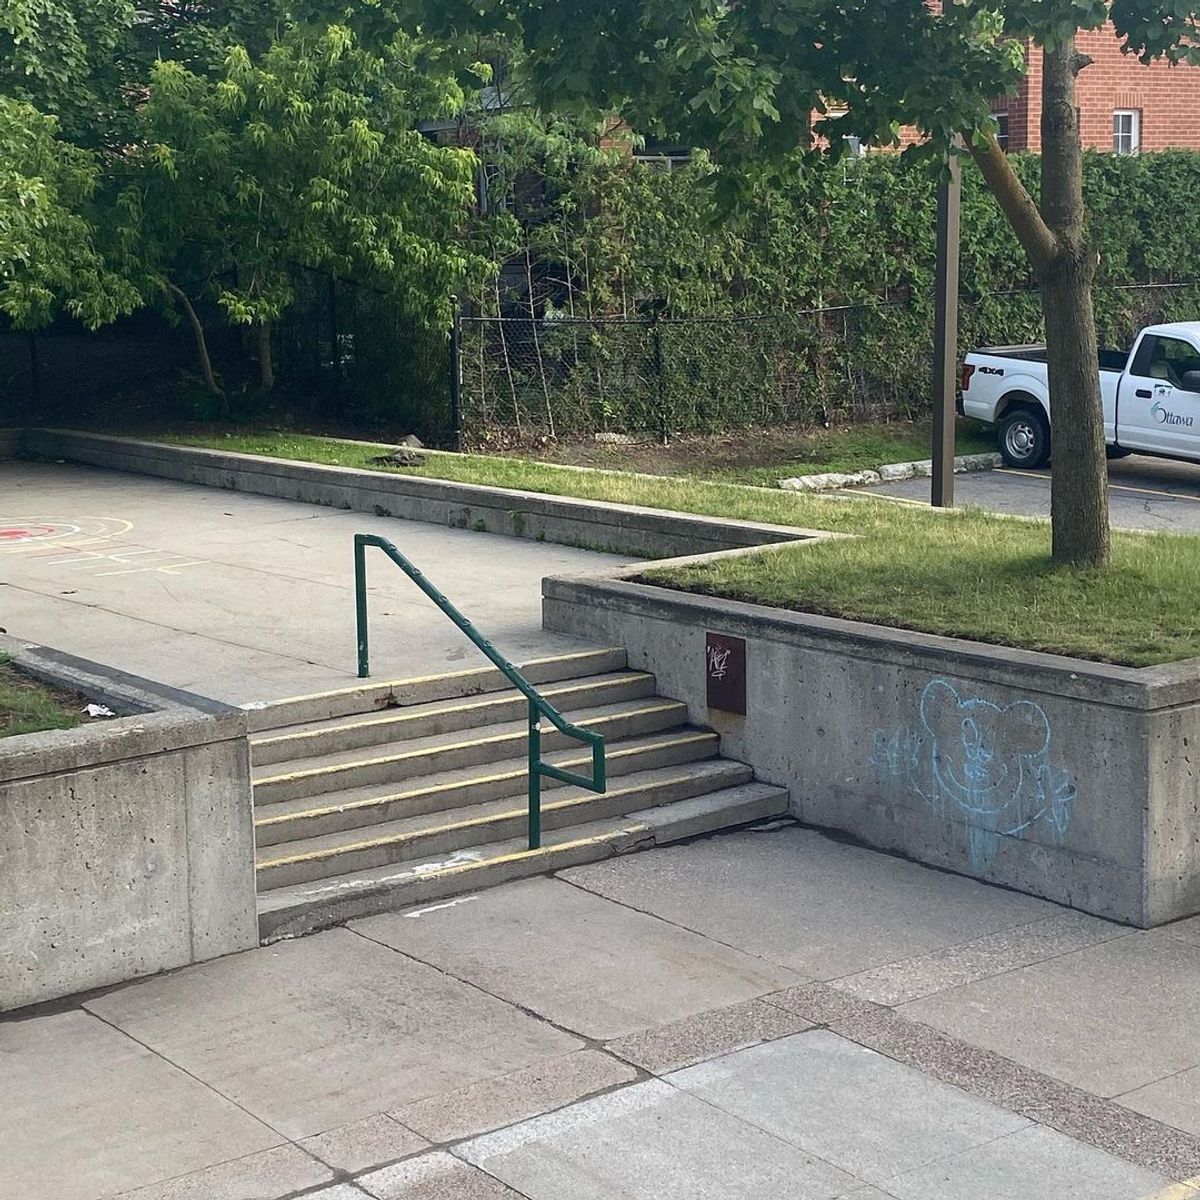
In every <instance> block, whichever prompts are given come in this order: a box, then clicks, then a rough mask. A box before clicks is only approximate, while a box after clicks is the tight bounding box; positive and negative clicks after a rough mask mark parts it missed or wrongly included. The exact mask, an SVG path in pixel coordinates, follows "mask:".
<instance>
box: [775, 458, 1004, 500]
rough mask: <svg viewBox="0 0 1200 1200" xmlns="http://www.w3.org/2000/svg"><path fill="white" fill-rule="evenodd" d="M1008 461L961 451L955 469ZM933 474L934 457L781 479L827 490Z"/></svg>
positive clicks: (786, 484) (790, 486)
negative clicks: (874, 467)
mask: <svg viewBox="0 0 1200 1200" xmlns="http://www.w3.org/2000/svg"><path fill="white" fill-rule="evenodd" d="M1003 465H1004V459H1003V458H1002V457H1001V456H1000V455H999V454H960V455H958V457H957V458H955V460H954V473H955V474H956V475H961V474H963V473H965V472H967V471H991V470H993V469H995V468H997V467H1002V466H1003ZM932 474H933V460H932V459H929V458H925V459H920V460H919V461H917V462H900V463H884V464H883V466H881V467H879V468H877V469H875V470H869V469H868V470H864V471H848V472H843V471H826V472H823V473H821V474H817V475H797V476H795V477H794V478H792V479H781V480H780V481H779V486H780V487H781V488H783V489H784V490H785V491H790V492H826V491H834V490H836V489H838V488H848V487H868V486H870V485H871V484H873V483H895V482H897V481H898V480H903V479H925V478H928V477H929V476H930V475H932Z"/></svg>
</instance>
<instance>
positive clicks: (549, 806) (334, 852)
mask: <svg viewBox="0 0 1200 1200" xmlns="http://www.w3.org/2000/svg"><path fill="white" fill-rule="evenodd" d="M691 778H692V777H691V776H690V775H679V776H675V777H673V778H668V779H655V780H651V781H650V782H648V783H638V784H634V785H633V786H632V787H626V788H618V789H617V790H616V791H610V792H605V793H604V794H603V795H602V796H573V797H571V798H570V799H568V800H555V801H553V802H550V803H546V804H543V805H542V812H543V813H557V812H570V810H571V809H573V808H582V809H587V808H595V807H596V806H597V805H599V804H601V803H602V802H603V801H605V800H616V799H620V798H621V797H631V796H636V795H638V794H639V793H644V792H651V791H657V790H659V789H660V788H670V787H673V786H675V785H676V784H681V783H688V782H690V780H691ZM528 813H529V809H528V808H514V809H510V810H508V811H506V812H499V813H488V814H485V815H484V816H481V817H469V818H468V819H467V820H465V821H451V822H448V823H447V824H445V825H429V826H427V827H426V828H424V829H414V830H411V831H409V832H406V833H395V834H390V835H385V836H383V837H377V838H367V839H366V840H365V841H360V842H345V843H343V844H340V845H337V846H327V847H324V848H323V849H321V850H309V851H306V852H305V853H303V854H288V855H283V856H281V857H279V858H264V859H261V860H260V861H259V862H258V863H257V864H256V866H255V869H256V870H258V871H268V870H270V869H272V868H274V867H288V866H292V865H293V864H295V863H305V862H319V861H320V860H321V859H327V858H339V857H340V856H341V855H343V854H354V853H356V852H358V851H362V850H374V849H377V848H378V847H380V846H403V845H404V844H405V843H406V842H416V841H420V840H421V839H422V838H429V837H437V836H438V835H440V834H446V833H455V832H458V831H460V830H464V829H477V828H484V827H486V826H488V825H495V824H499V823H503V822H505V821H514V820H519V819H522V818H524V817H526V816H527V815H528Z"/></svg>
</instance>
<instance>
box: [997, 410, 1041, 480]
mask: <svg viewBox="0 0 1200 1200" xmlns="http://www.w3.org/2000/svg"><path fill="white" fill-rule="evenodd" d="M1000 457H1001V458H1003V459H1004V465H1005V466H1008V467H1040V466H1041V465H1042V464H1043V463H1044V462H1045V461H1046V460H1047V459H1048V458H1049V457H1050V426H1049V425H1048V424H1047V423H1046V418H1045V417H1044V416H1043V415H1042V414H1041V413H1040V412H1034V411H1033V410H1032V409H1028V408H1017V409H1013V410H1012V411H1011V412H1007V413H1005V414H1004V416H1003V417H1002V418H1001V420H1000Z"/></svg>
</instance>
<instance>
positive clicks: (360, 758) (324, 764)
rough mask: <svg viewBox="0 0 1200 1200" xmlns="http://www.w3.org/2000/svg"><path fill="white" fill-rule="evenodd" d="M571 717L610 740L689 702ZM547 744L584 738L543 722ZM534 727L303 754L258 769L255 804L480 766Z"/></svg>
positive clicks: (651, 727) (680, 712)
mask: <svg viewBox="0 0 1200 1200" xmlns="http://www.w3.org/2000/svg"><path fill="white" fill-rule="evenodd" d="M567 715H568V717H569V719H570V720H571V721H572V722H573V723H574V724H577V725H580V726H582V727H583V728H585V729H594V730H596V731H597V732H599V733H603V734H604V735H605V737H606V738H607V739H608V740H610V741H613V742H615V741H618V740H619V739H621V738H625V737H632V736H634V735H636V734H642V733H655V732H658V731H661V730H664V729H671V728H673V727H674V726H676V725H682V724H683V723H684V722H685V721H686V720H687V705H685V704H680V703H679V702H678V701H676V700H663V699H659V698H650V699H646V700H630V701H624V702H622V703H620V704H611V705H605V706H604V707H602V708H594V709H584V710H581V711H580V712H578V713H574V712H568V714H567ZM543 730H544V731H543V734H542V747H543V749H545V750H557V749H561V748H564V747H571V746H578V745H579V744H580V743H579V742H577V741H575V740H574V739H572V738H568V737H567V736H566V735H565V734H561V733H559V732H558V731H557V730H556V729H553V728H552V727H550V726H549V725H548V723H547V722H543ZM528 736H529V728H528V725H527V723H526V722H525V721H520V722H513V723H509V724H502V725H496V726H493V727H492V728H490V729H488V730H486V731H483V732H482V733H470V734H468V735H466V736H464V735H462V734H461V733H454V734H450V735H436V736H433V737H425V738H413V739H410V740H407V741H405V742H404V743H403V747H404V748H403V749H401V750H397V751H394V752H391V753H387V754H374V755H372V754H371V753H370V752H369V750H367V751H359V750H348V751H344V752H342V753H338V754H331V755H327V756H324V757H320V758H305V759H298V760H296V761H295V762H293V763H289V764H286V765H287V768H288V769H287V770H286V771H283V772H280V771H279V767H278V766H267V767H264V768H260V769H259V770H258V771H255V772H253V775H254V797H255V804H256V805H258V804H274V803H278V802H279V801H282V800H295V799H298V798H300V797H302V796H317V795H323V794H325V793H327V792H333V791H340V790H343V789H345V788H352V787H362V786H364V785H368V784H382V783H396V782H398V781H399V780H401V779H409V778H412V777H413V776H415V775H432V774H436V773H438V772H441V771H450V770H455V769H456V768H459V767H470V766H478V765H480V764H483V763H489V762H496V761H497V760H500V759H505V758H512V757H515V756H517V755H519V754H521V753H523V752H524V750H525V746H526V743H527V739H528Z"/></svg>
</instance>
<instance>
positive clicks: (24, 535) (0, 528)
mask: <svg viewBox="0 0 1200 1200" xmlns="http://www.w3.org/2000/svg"><path fill="white" fill-rule="evenodd" d="M78 532H79V527H78V526H76V525H42V524H35V523H31V524H29V525H0V542H34V541H37V540H39V539H40V538H51V537H59V536H60V535H62V534H70V533H78Z"/></svg>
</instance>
